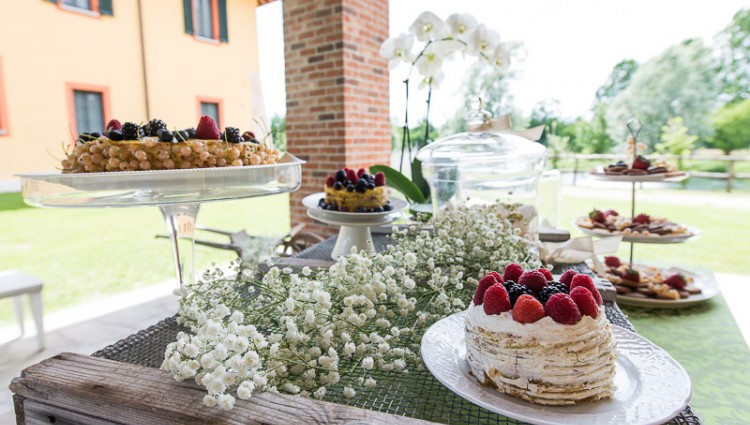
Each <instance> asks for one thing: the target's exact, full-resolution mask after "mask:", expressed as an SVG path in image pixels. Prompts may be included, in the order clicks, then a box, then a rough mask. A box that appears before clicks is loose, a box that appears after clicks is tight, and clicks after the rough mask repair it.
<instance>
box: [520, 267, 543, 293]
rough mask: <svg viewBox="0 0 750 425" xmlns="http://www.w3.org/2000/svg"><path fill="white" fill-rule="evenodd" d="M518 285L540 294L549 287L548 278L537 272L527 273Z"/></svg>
mask: <svg viewBox="0 0 750 425" xmlns="http://www.w3.org/2000/svg"><path fill="white" fill-rule="evenodd" d="M518 283H520V284H521V285H524V286H528V287H529V288H531V290H532V291H534V292H535V293H537V294H538V293H539V291H541V290H542V289H544V288H545V287H546V286H547V278H546V277H544V275H543V274H541V273H540V272H538V271H536V270H532V271H530V272H526V273H524V274H522V275H521V277H519V278H518Z"/></svg>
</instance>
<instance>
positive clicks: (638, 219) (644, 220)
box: [633, 214, 651, 224]
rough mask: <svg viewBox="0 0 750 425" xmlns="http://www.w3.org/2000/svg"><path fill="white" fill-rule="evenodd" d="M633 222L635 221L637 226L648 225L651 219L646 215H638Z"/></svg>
mask: <svg viewBox="0 0 750 425" xmlns="http://www.w3.org/2000/svg"><path fill="white" fill-rule="evenodd" d="M633 221H635V222H636V223H638V224H649V223H651V217H649V216H648V214H638V215H637V216H636V217H635V218H634V219H633Z"/></svg>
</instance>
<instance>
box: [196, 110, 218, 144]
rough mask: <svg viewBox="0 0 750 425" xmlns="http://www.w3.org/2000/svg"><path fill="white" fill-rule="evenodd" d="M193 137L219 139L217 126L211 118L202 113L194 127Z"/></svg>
mask: <svg viewBox="0 0 750 425" xmlns="http://www.w3.org/2000/svg"><path fill="white" fill-rule="evenodd" d="M195 137H196V138H197V139H203V140H219V139H220V138H221V133H220V132H219V126H218V125H216V121H214V120H213V118H211V117H209V116H208V115H204V116H202V117H201V120H200V122H198V127H196V128H195Z"/></svg>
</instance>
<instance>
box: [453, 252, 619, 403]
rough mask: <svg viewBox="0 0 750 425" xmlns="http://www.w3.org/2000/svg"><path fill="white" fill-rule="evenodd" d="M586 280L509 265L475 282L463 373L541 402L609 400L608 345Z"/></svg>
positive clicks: (611, 368)
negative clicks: (556, 278)
mask: <svg viewBox="0 0 750 425" xmlns="http://www.w3.org/2000/svg"><path fill="white" fill-rule="evenodd" d="M602 304H603V303H602V298H601V295H600V294H599V291H598V290H597V289H596V287H595V286H594V282H593V280H592V279H591V278H590V277H589V276H587V275H585V274H577V273H575V272H574V271H568V272H566V273H565V274H563V275H562V276H561V277H560V280H559V281H554V280H553V278H552V274H551V273H549V271H548V270H546V269H540V270H530V271H526V272H524V271H523V269H522V268H521V267H520V266H519V265H517V264H510V265H508V266H507V267H506V268H505V271H504V273H503V274H502V275H500V273H497V272H491V273H489V274H487V275H486V276H484V277H483V278H482V279H480V280H479V283H478V284H477V289H476V292H475V293H474V298H473V300H472V303H471V305H470V306H469V309H468V311H467V314H466V322H465V329H466V351H467V360H468V362H469V366H470V368H471V373H472V375H474V376H475V377H476V378H477V379H478V380H479V381H480V382H481V383H482V384H483V385H491V386H493V387H494V388H496V389H497V390H498V391H500V392H502V393H505V394H508V395H511V396H514V397H518V398H520V399H523V400H526V401H529V402H532V403H536V404H543V405H571V404H576V403H580V402H585V401H595V400H601V399H607V398H611V397H612V394H613V391H614V384H613V379H614V375H615V362H614V360H615V358H616V354H615V341H614V337H613V334H612V328H611V325H610V324H609V321H608V320H607V318H606V316H605V314H604V306H603V305H602Z"/></svg>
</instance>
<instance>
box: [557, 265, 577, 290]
mask: <svg viewBox="0 0 750 425" xmlns="http://www.w3.org/2000/svg"><path fill="white" fill-rule="evenodd" d="M577 274H578V273H576V272H575V271H573V270H568V271H566V272H565V273H563V274H562V276H560V283H562V284H564V285H565V287H566V288H568V290H569V291H570V281H572V280H573V276H575V275H577Z"/></svg>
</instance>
